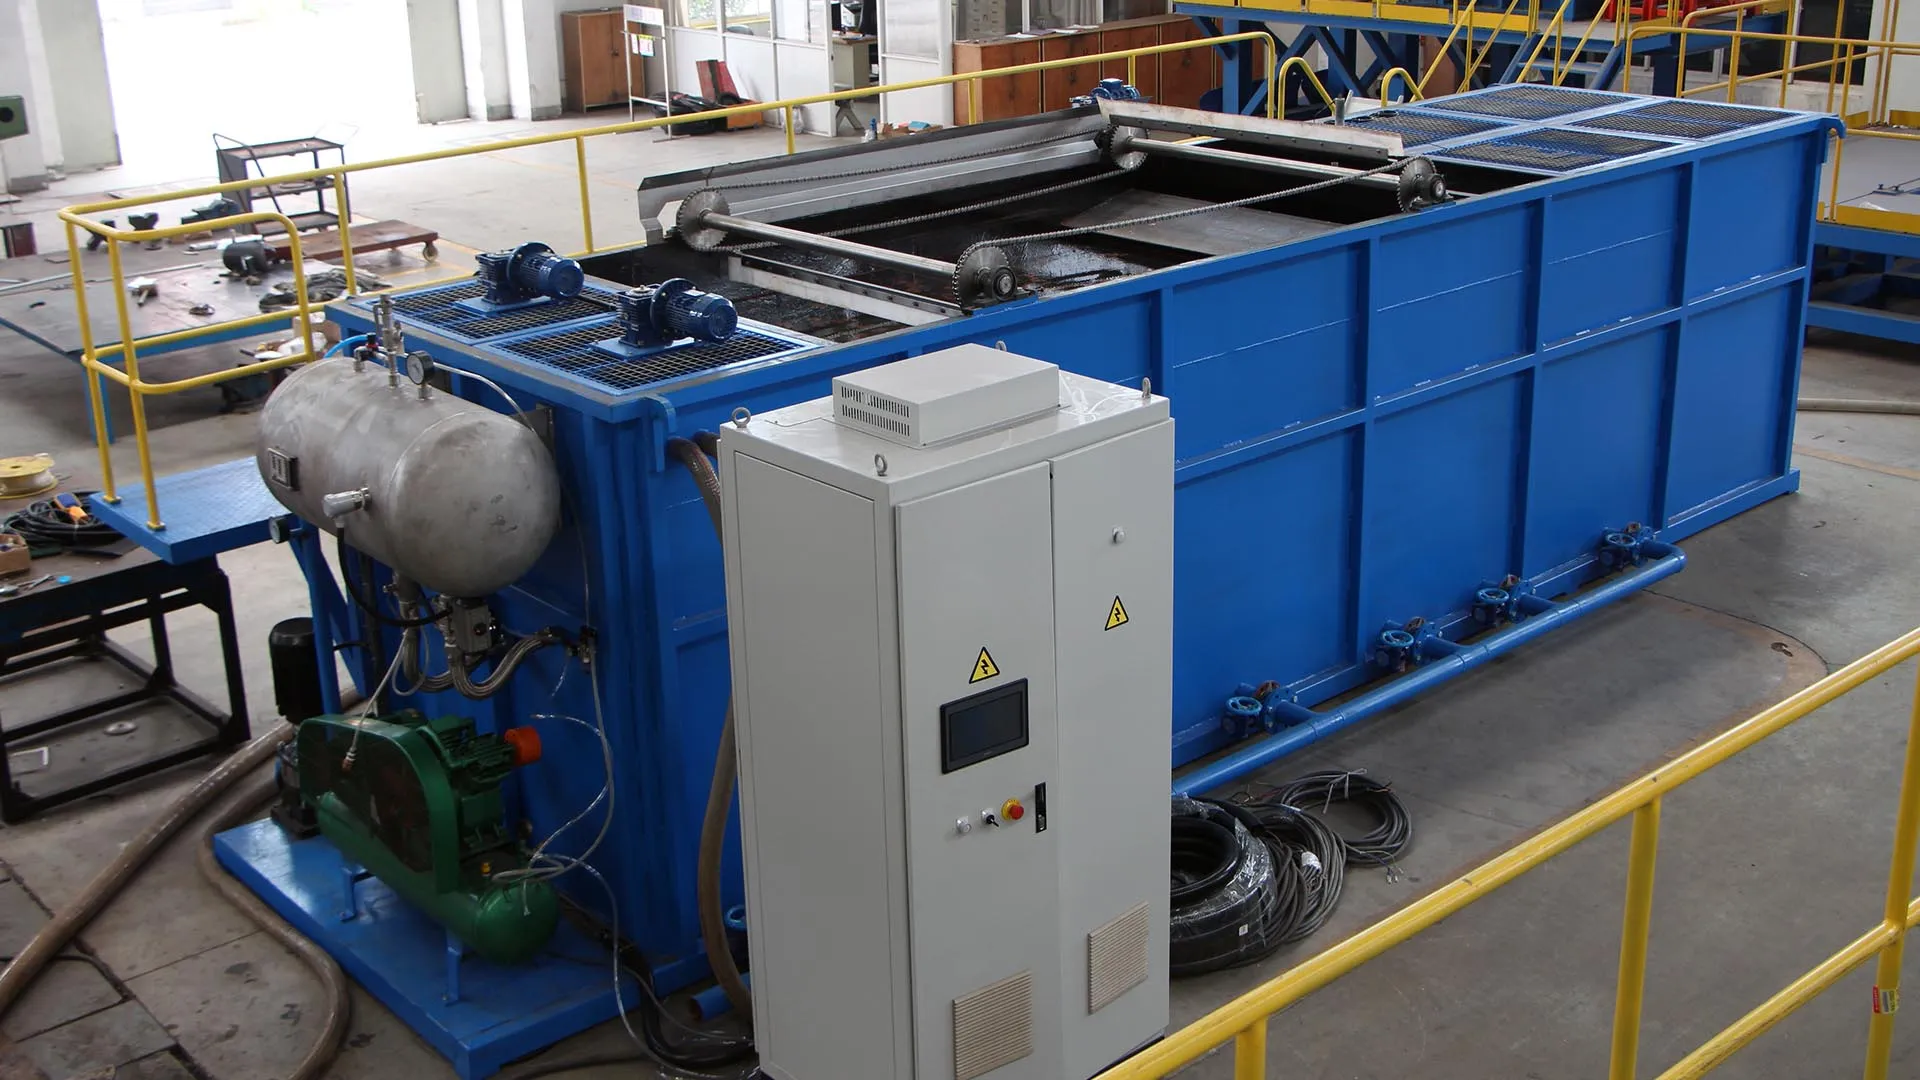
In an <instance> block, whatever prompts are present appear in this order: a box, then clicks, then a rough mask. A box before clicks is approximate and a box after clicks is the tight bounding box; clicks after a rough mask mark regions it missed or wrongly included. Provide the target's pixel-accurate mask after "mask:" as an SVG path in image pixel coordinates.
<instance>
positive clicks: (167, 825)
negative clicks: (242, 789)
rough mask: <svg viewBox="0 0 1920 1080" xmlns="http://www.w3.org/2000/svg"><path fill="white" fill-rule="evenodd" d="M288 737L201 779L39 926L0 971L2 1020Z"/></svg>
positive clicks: (264, 741) (282, 733) (286, 730)
mask: <svg viewBox="0 0 1920 1080" xmlns="http://www.w3.org/2000/svg"><path fill="white" fill-rule="evenodd" d="M292 734H293V729H292V728H291V727H288V726H287V725H285V724H275V725H274V728H273V730H272V731H271V732H268V733H267V734H265V735H262V736H260V737H259V738H257V739H255V740H253V741H252V742H250V743H248V744H247V745H246V746H244V747H242V748H241V749H240V751H239V752H238V753H236V754H234V755H233V756H232V757H230V758H228V759H227V760H225V761H223V762H221V763H220V764H219V766H217V767H216V768H215V769H214V770H213V771H212V772H209V773H208V774H207V775H205V776H203V777H201V778H200V782H199V783H198V784H195V785H194V786H193V790H192V791H189V792H187V793H186V794H185V795H183V796H181V797H180V798H179V799H177V800H175V801H174V803H173V804H172V805H171V806H168V807H167V808H166V810H165V811H164V812H162V813H161V814H160V816H159V817H157V818H155V819H154V820H153V822H152V823H151V824H149V825H148V826H147V827H146V828H145V829H142V830H141V831H140V835H138V836H136V837H134V838H133V840H132V841H131V842H130V843H128V844H127V846H125V847H124V848H121V849H120V854H118V855H116V856H114V859H113V861H112V862H110V863H108V864H107V865H106V868H105V869H103V870H101V871H100V873H98V874H96V875H95V876H94V879H93V880H92V881H90V882H88V883H87V887H86V888H85V889H83V890H81V892H80V895H79V896H77V897H75V898H74V900H73V902H72V903H70V904H68V905H67V906H66V907H64V908H62V909H61V910H60V912H59V913H58V914H56V915H55V916H54V917H53V919H52V921H50V922H48V923H47V925H46V926H44V927H42V928H41V930H40V932H39V933H37V934H35V935H34V936H33V940H32V941H29V942H27V947H26V948H24V949H21V950H20V952H19V953H18V954H17V955H16V956H15V957H14V959H13V962H12V963H10V964H8V965H7V968H6V970H5V971H4V972H0V1016H5V1015H6V1014H7V1012H8V1010H10V1009H12V1008H13V1006H14V1004H15V1003H17V1002H18V1001H19V1000H20V995H21V994H23V993H25V992H26V989H27V987H28V986H31V985H32V984H33V980H34V979H35V978H36V977H37V976H38V975H39V974H40V971H41V969H42V968H44V967H46V966H47V964H48V963H50V962H51V961H52V960H53V958H54V957H55V956H58V955H59V954H60V950H61V949H64V948H66V947H67V943H68V942H70V941H72V940H73V938H74V935H76V934H78V933H79V932H80V931H81V930H82V929H83V928H85V927H86V925H87V924H88V923H90V922H92V921H93V917H94V916H95V915H98V914H99V913H100V909H101V908H104V907H106V906H107V901H109V900H111V899H113V897H114V895H115V894H117V893H118V892H119V891H120V890H121V889H122V888H124V887H125V886H126V884H127V882H128V881H131V880H132V879H133V876H134V875H135V874H137V873H139V872H140V868H141V867H143V866H145V865H146V864H147V860H149V859H151V858H153V856H154V854H155V853H157V852H158V851H159V850H160V849H161V848H162V847H164V846H165V845H166V842H167V841H168V840H169V839H171V838H172V837H173V835H174V834H175V833H177V832H179V831H180V830H181V828H183V827H184V826H185V825H186V824H187V822H189V821H191V820H193V818H194V817H195V816H196V815H198V814H199V813H200V811H202V810H204V809H206V808H207V807H208V806H209V805H210V804H212V802H213V801H214V800H215V799H217V798H219V797H220V794H221V793H222V792H224V791H226V790H227V789H228V788H229V787H232V786H233V784H234V782H235V781H237V780H239V779H240V778H241V777H243V776H245V775H247V774H248V773H250V772H252V771H253V770H254V769H256V768H258V767H260V766H261V765H262V764H264V763H266V762H268V761H271V760H272V759H273V755H274V753H275V752H276V751H278V750H279V749H280V744H281V743H284V742H286V741H287V739H288V737H289V736H291V735H292Z"/></svg>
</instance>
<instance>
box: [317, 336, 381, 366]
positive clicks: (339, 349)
mask: <svg viewBox="0 0 1920 1080" xmlns="http://www.w3.org/2000/svg"><path fill="white" fill-rule="evenodd" d="M371 340H373V335H372V334H355V335H354V336H353V337H343V338H341V339H340V340H339V341H336V342H334V343H333V347H332V348H330V349H328V350H327V351H326V352H325V353H323V354H321V357H320V358H321V359H322V360H325V359H326V358H327V357H330V356H339V355H340V354H341V353H343V352H348V351H350V350H353V349H357V348H359V347H360V346H362V345H365V344H366V343H367V342H369V341H371Z"/></svg>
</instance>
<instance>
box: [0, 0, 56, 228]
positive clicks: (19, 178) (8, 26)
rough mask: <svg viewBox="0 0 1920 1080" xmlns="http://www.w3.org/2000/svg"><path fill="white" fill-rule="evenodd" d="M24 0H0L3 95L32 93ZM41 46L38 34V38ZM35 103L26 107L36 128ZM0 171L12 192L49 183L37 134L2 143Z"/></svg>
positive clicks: (1, 84) (32, 124)
mask: <svg viewBox="0 0 1920 1080" xmlns="http://www.w3.org/2000/svg"><path fill="white" fill-rule="evenodd" d="M23 3H24V0H0V94H22V95H25V96H28V97H31V96H32V95H33V80H32V76H31V72H32V63H31V61H29V60H28V58H27V48H28V42H27V33H26V26H25V19H24V16H23V14H22V11H21V8H22V4H23ZM35 45H36V47H37V45H38V36H37V35H36V38H35ZM34 109H35V106H34V105H33V104H31V103H30V104H29V105H28V108H27V113H28V115H27V125H28V127H30V128H37V127H38V124H39V118H38V117H37V116H36V115H35V112H34ZM0 171H4V172H5V174H6V179H7V190H8V191H12V192H16V193H17V192H24V191H38V190H40V189H41V188H43V187H46V186H47V181H48V176H47V159H46V156H45V152H44V151H43V150H42V149H41V144H40V139H39V137H38V136H36V135H27V136H24V137H22V138H17V139H8V140H6V141H4V142H0Z"/></svg>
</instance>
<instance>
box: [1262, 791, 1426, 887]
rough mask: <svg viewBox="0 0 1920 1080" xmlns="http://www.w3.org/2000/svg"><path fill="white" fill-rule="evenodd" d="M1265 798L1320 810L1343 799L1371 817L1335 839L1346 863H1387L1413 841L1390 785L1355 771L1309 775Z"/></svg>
mask: <svg viewBox="0 0 1920 1080" xmlns="http://www.w3.org/2000/svg"><path fill="white" fill-rule="evenodd" d="M1254 801H1258V802H1261V803H1266V802H1269V801H1272V802H1280V803H1284V804H1286V805H1288V806H1295V807H1301V808H1304V809H1308V810H1313V811H1315V812H1316V813H1318V814H1325V813H1326V812H1327V811H1329V810H1331V809H1332V808H1333V805H1334V804H1335V803H1347V804H1349V805H1351V806H1353V807H1355V808H1356V809H1358V810H1361V811H1364V812H1365V813H1367V814H1368V815H1370V816H1371V817H1372V818H1373V821H1374V824H1373V825H1372V827H1371V828H1369V829H1367V831H1365V832H1363V833H1361V834H1360V835H1358V836H1342V837H1340V842H1341V845H1342V846H1343V847H1344V848H1345V849H1346V860H1347V863H1348V864H1349V865H1362V864H1364V865H1368V866H1385V867H1391V866H1392V865H1393V862H1394V860H1395V859H1397V858H1399V856H1400V853H1401V852H1403V851H1405V850H1406V849H1407V845H1409V844H1411V843H1413V818H1412V817H1410V816H1408V814H1407V808H1406V807H1405V806H1403V805H1401V803H1400V799H1399V797H1398V796H1396V795H1394V793H1393V785H1391V784H1389V783H1386V782H1384V781H1381V780H1375V779H1374V778H1373V777H1371V776H1368V775H1366V773H1364V772H1358V771H1342V770H1338V769H1334V770H1328V771H1326V772H1316V773H1308V774H1307V775H1305V776H1302V777H1300V778H1299V779H1297V780H1290V781H1288V782H1287V783H1284V784H1281V785H1280V786H1279V787H1276V788H1274V789H1272V790H1271V791H1268V792H1266V793H1264V794H1262V795H1260V796H1258V798H1257V800H1254Z"/></svg>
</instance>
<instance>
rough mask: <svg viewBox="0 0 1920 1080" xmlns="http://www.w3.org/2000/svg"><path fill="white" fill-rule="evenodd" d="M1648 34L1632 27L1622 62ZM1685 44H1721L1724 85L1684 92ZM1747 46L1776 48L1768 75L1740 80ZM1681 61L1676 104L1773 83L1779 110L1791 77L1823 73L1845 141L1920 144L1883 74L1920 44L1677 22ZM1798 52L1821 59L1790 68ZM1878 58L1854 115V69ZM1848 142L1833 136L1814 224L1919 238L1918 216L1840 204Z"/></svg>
mask: <svg viewBox="0 0 1920 1080" xmlns="http://www.w3.org/2000/svg"><path fill="white" fill-rule="evenodd" d="M1761 2H1762V0H1748V3H1747V4H1736V5H1729V6H1728V7H1725V8H1710V9H1703V10H1702V11H1700V12H1696V13H1695V14H1711V13H1715V12H1718V13H1725V12H1727V11H1731V10H1735V9H1737V8H1745V7H1748V6H1749V5H1754V6H1757V5H1758V4H1760V3H1761ZM1888 7H1889V14H1891V15H1893V16H1894V17H1896V18H1897V17H1898V13H1899V0H1892V2H1891V3H1889V5H1888ZM1650 32H1656V31H1649V30H1647V29H1645V28H1639V27H1636V28H1635V29H1634V30H1633V31H1631V32H1630V33H1629V34H1628V38H1627V45H1628V52H1627V60H1628V63H1629V64H1631V62H1632V56H1633V54H1632V44H1633V41H1634V40H1635V39H1636V38H1639V37H1643V36H1645V35H1646V34H1647V33H1650ZM1689 37H1695V38H1699V37H1712V38H1720V39H1724V40H1725V41H1726V42H1727V51H1728V52H1729V53H1730V54H1731V55H1732V56H1733V57H1735V59H1734V60H1733V61H1732V62H1731V63H1729V65H1728V69H1727V78H1726V79H1724V80H1722V81H1719V82H1715V83H1710V84H1707V85H1705V86H1696V87H1688V86H1687V85H1686V74H1687V72H1686V42H1687V39H1688V38H1689ZM1751 42H1777V43H1779V44H1780V46H1781V66H1780V67H1779V68H1778V69H1776V70H1773V71H1765V72H1760V73H1757V74H1748V75H1743V74H1741V73H1740V69H1739V61H1738V57H1739V54H1740V49H1741V46H1742V45H1745V44H1748V43H1751ZM1679 43H1680V52H1681V55H1680V56H1679V57H1678V58H1677V59H1676V61H1675V63H1676V64H1677V65H1678V70H1677V72H1676V82H1675V85H1676V86H1677V87H1679V88H1680V90H1679V93H1680V95H1681V96H1682V97H1689V96H1694V95H1699V94H1709V93H1713V92H1715V91H1719V90H1724V91H1726V99H1727V100H1728V101H1737V100H1738V93H1739V89H1740V87H1741V86H1744V85H1749V84H1753V83H1760V82H1770V81H1772V80H1775V79H1778V80H1779V84H1780V91H1779V98H1778V100H1779V104H1780V106H1781V107H1783V108H1784V107H1785V106H1786V104H1787V90H1788V87H1789V86H1790V85H1791V83H1792V79H1793V76H1794V75H1797V74H1799V73H1801V72H1812V71H1821V70H1823V69H1824V70H1825V72H1826V75H1827V78H1826V84H1827V86H1826V102H1825V108H1826V111H1827V112H1830V113H1832V114H1834V115H1835V116H1836V117H1838V118H1839V119H1840V121H1841V122H1842V123H1843V124H1845V125H1846V133H1847V135H1848V136H1849V137H1863V138H1872V139H1895V140H1902V141H1908V142H1913V141H1920V131H1915V130H1910V129H1909V125H1911V124H1913V123H1915V121H1916V120H1920V116H1916V115H1915V114H1914V113H1910V112H1907V111H1904V110H1899V109H1895V108H1894V107H1893V102H1892V100H1891V96H1890V95H1891V91H1890V85H1891V84H1890V79H1889V68H1890V67H1891V66H1892V63H1893V61H1894V60H1895V59H1896V58H1904V57H1911V56H1915V55H1920V42H1913V41H1893V40H1890V39H1879V40H1861V39H1857V38H1848V37H1843V36H1841V35H1840V34H1839V33H1838V32H1837V29H1836V32H1835V33H1834V34H1831V35H1826V36H1821V35H1814V34H1801V33H1796V32H1793V31H1792V30H1791V29H1790V30H1789V32H1786V33H1767V32H1759V31H1749V30H1747V29H1746V28H1745V27H1744V25H1742V24H1741V23H1740V22H1739V21H1736V23H1735V25H1734V26H1733V27H1731V28H1714V27H1697V26H1692V25H1691V24H1690V23H1688V22H1687V21H1684V20H1683V21H1682V23H1681V26H1680V34H1679ZM1800 45H1819V46H1823V47H1824V48H1825V49H1826V52H1827V57H1826V58H1825V59H1823V60H1808V61H1803V62H1799V63H1794V62H1793V55H1794V49H1795V47H1796V46H1800ZM1870 56H1871V57H1877V58H1878V59H1879V69H1878V71H1877V72H1876V73H1875V78H1874V79H1873V81H1872V85H1871V87H1869V88H1868V89H1869V96H1868V100H1867V108H1866V110H1865V111H1864V112H1856V111H1855V110H1854V108H1853V102H1852V98H1853V84H1852V82H1851V72H1852V70H1853V66H1854V64H1855V63H1857V62H1859V61H1860V60H1862V59H1864V58H1867V57H1870ZM1846 149H1847V140H1846V139H1842V138H1839V137H1838V136H1837V135H1836V136H1835V138H1834V141H1833V152H1832V160H1831V162H1830V164H1829V165H1828V168H1827V192H1826V198H1825V199H1824V200H1823V201H1822V202H1821V204H1820V207H1819V209H1818V211H1817V213H1818V216H1819V220H1821V221H1829V222H1836V223H1839V224H1844V225H1860V226H1864V227H1868V228H1879V229H1891V230H1893V231H1897V232H1906V233H1920V215H1916V214H1912V213H1906V212H1902V211H1897V210H1881V209H1874V208H1869V207H1855V206H1841V205H1840V173H1841V167H1842V165H1844V164H1845V160H1846Z"/></svg>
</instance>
